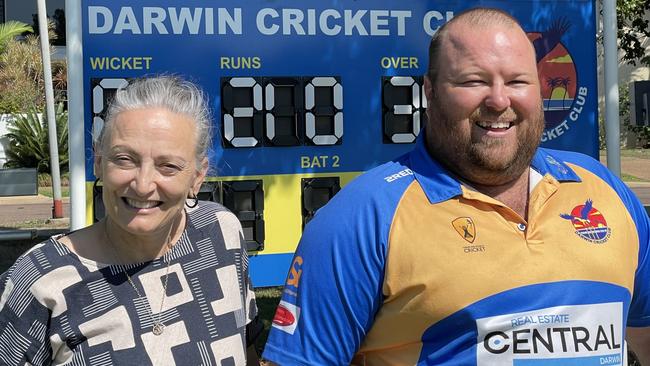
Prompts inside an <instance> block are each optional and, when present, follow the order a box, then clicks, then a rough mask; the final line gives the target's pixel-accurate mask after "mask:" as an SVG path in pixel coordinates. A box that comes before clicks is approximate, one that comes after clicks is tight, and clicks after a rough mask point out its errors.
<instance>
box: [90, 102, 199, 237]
mask: <svg viewBox="0 0 650 366" xmlns="http://www.w3.org/2000/svg"><path fill="white" fill-rule="evenodd" d="M107 132H109V133H108V135H107V136H106V137H105V139H106V141H104V143H103V145H102V146H103V149H102V151H101V152H100V154H98V155H97V156H96V158H95V171H96V172H97V174H98V176H99V178H100V179H101V180H102V181H103V184H104V186H103V197H102V198H103V200H104V206H105V208H106V213H107V215H108V216H109V217H110V218H111V220H112V221H113V222H114V223H115V224H117V226H119V227H120V228H121V229H123V230H125V231H127V232H129V233H131V234H134V235H151V234H158V235H160V234H165V235H166V234H167V232H168V230H169V227H170V226H169V225H170V224H171V223H172V222H173V219H174V218H176V217H178V216H177V215H178V214H179V213H180V212H181V210H182V208H183V205H184V203H185V199H186V198H187V196H188V194H189V193H190V191H192V192H194V193H196V192H198V190H199V187H200V185H201V183H202V182H203V178H204V177H205V173H206V170H207V161H206V160H204V161H203V162H201V166H202V168H201V169H200V170H197V162H196V155H195V151H196V148H195V146H196V140H197V136H196V132H195V128H194V121H192V120H191V119H190V118H189V117H188V116H186V115H182V114H176V113H173V112H170V111H168V110H167V109H166V108H157V107H153V108H142V109H135V110H130V111H125V112H122V113H120V114H118V115H117V117H116V118H115V120H114V122H113V125H112V128H111V130H110V131H107Z"/></svg>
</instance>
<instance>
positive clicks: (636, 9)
mask: <svg viewBox="0 0 650 366" xmlns="http://www.w3.org/2000/svg"><path fill="white" fill-rule="evenodd" d="M649 15H650V0H617V1H616V20H617V22H618V41H619V47H620V48H621V50H622V51H623V56H622V57H621V60H622V61H625V62H627V63H628V64H630V65H633V66H636V64H637V62H638V63H640V64H641V65H642V66H647V67H650V54H648V53H647V51H646V47H644V42H645V41H647V40H648V39H649V38H650V27H649V26H648V17H649Z"/></svg>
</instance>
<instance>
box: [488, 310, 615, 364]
mask: <svg viewBox="0 0 650 366" xmlns="http://www.w3.org/2000/svg"><path fill="white" fill-rule="evenodd" d="M622 319H623V304H622V303H620V302H617V303H605V304H589V305H566V306H557V307H551V308H545V309H539V310H535V311H529V312H522V313H514V314H506V315H498V316H493V317H488V318H482V319H477V321H476V326H477V330H478V338H477V347H476V359H477V364H478V365H493V366H502V365H508V366H513V365H518V366H532V365H542V364H544V365H581V366H591V365H594V366H595V365H623V364H624V360H625V357H624V353H623V350H624V348H625V347H624V344H625V343H624V342H625V341H624V339H623V320H622Z"/></svg>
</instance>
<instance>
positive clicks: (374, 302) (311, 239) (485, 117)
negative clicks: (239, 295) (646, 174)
mask: <svg viewBox="0 0 650 366" xmlns="http://www.w3.org/2000/svg"><path fill="white" fill-rule="evenodd" d="M429 57H430V63H429V70H428V72H427V75H426V78H425V79H426V80H425V92H426V96H427V101H428V106H429V107H428V110H427V114H428V121H427V124H426V126H425V128H424V130H423V133H421V134H420V136H419V137H418V141H417V144H416V147H415V148H414V150H413V151H411V152H410V153H409V154H407V155H405V156H403V157H401V158H399V159H397V160H395V161H393V162H389V163H386V164H384V165H382V166H380V167H377V168H375V169H373V170H371V171H369V172H367V173H366V174H364V175H362V176H361V177H359V178H358V179H356V180H355V181H353V182H351V183H350V184H349V185H348V186H347V187H345V189H343V190H342V191H341V192H339V193H338V194H337V196H336V197H334V198H333V200H331V201H330V202H329V203H328V204H327V205H326V206H325V207H324V208H322V209H321V210H320V211H319V212H318V213H317V214H316V216H315V217H314V219H313V220H312V221H311V222H310V223H309V225H307V227H306V229H305V232H304V234H303V238H302V239H301V242H300V244H299V247H298V250H297V252H296V256H295V258H294V262H293V264H292V268H291V272H290V274H289V276H288V280H287V284H286V285H285V291H284V294H283V298H282V301H281V302H280V305H279V307H278V310H277V313H276V318H275V320H274V325H273V330H272V332H271V335H270V338H269V341H268V343H267V345H266V348H265V353H264V357H265V358H266V359H268V360H271V361H273V362H276V363H278V364H281V365H344V364H350V363H353V364H358V365H364V364H367V365H413V364H418V365H424V364H426V365H513V364H521V365H524V364H531V365H532V364H535V365H537V364H543V363H545V362H548V363H550V364H580V365H590V364H593V365H597V364H602V362H603V360H604V361H605V362H607V364H610V365H613V364H616V365H623V364H624V362H625V357H626V342H625V337H626V333H627V337H628V340H629V343H630V344H631V345H632V348H633V349H634V350H636V351H637V353H639V357H640V359H641V360H642V361H645V362H650V337H649V336H648V334H649V333H650V332H649V331H648V329H650V328H647V327H648V326H650V258H648V250H649V248H650V233H649V227H650V222H649V221H650V220H649V219H648V216H647V215H646V213H645V211H644V209H643V206H642V205H641V204H640V203H639V201H638V200H637V199H636V198H635V197H634V195H633V194H632V193H631V191H630V190H629V189H628V188H627V187H626V186H625V185H624V184H623V183H622V182H621V181H620V180H619V179H617V178H616V177H614V176H613V175H612V174H610V173H609V172H608V171H607V169H606V168H604V167H603V166H602V165H600V164H599V163H598V162H597V161H595V160H594V159H591V158H589V157H587V156H584V155H581V154H577V153H572V152H562V151H554V150H548V149H543V148H539V147H538V146H539V141H540V137H541V134H542V131H543V128H544V115H543V110H542V99H541V91H540V84H539V79H538V73H537V65H536V55H535V50H534V47H533V46H532V44H531V42H530V40H529V39H528V37H527V36H526V33H525V32H524V31H523V30H522V28H521V26H520V25H519V24H518V23H517V21H516V20H515V19H513V18H512V17H511V16H510V15H508V14H507V13H505V12H503V11H501V10H496V9H485V8H478V9H472V10H469V11H466V12H464V13H461V14H460V15H457V16H456V17H455V18H454V19H453V20H451V21H450V22H448V23H447V24H446V25H445V26H443V27H442V28H441V29H440V30H439V31H438V32H437V33H436V35H434V37H433V39H432V41H431V44H430V48H429ZM626 328H627V332H626Z"/></svg>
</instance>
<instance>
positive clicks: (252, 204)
mask: <svg viewBox="0 0 650 366" xmlns="http://www.w3.org/2000/svg"><path fill="white" fill-rule="evenodd" d="M81 3H82V5H81V6H82V22H83V33H82V37H83V65H84V84H85V88H87V90H86V91H85V94H84V95H85V101H84V106H85V115H86V117H85V129H86V142H85V143H86V151H88V153H87V164H86V172H87V173H86V181H87V185H88V187H91V186H92V182H93V181H94V175H93V169H92V154H91V153H90V148H89V146H91V135H92V134H93V131H95V132H96V131H97V129H98V128H99V127H101V124H102V123H103V118H104V113H105V109H106V104H107V101H108V100H110V97H111V95H112V94H113V93H114V92H115V90H117V89H119V88H121V87H123V86H124V85H125V84H126V82H127V80H128V79H130V78H134V77H138V76H143V75H147V74H157V73H171V74H179V75H182V76H185V77H187V78H189V79H190V80H193V81H194V82H196V83H198V84H199V85H201V87H202V88H203V89H204V90H205V91H206V93H207V95H208V96H209V98H210V101H211V105H212V107H213V112H214V121H213V122H214V127H215V128H214V131H215V134H214V143H213V146H212V154H211V156H210V162H211V166H212V168H213V169H212V172H211V174H210V177H209V178H208V180H207V182H206V183H205V185H204V187H203V188H202V191H201V194H200V197H202V198H204V199H211V200H215V201H218V202H221V203H223V204H224V205H226V206H227V207H228V208H230V209H231V210H232V211H233V212H234V213H235V214H237V215H238V217H239V218H240V221H241V222H242V225H243V227H244V231H245V236H246V240H247V243H248V249H249V253H250V255H251V275H252V277H253V282H254V283H255V284H256V285H257V286H270V285H279V284H281V283H282V282H283V281H284V277H285V274H286V272H287V270H288V268H289V264H290V262H291V258H292V254H293V251H294V250H295V247H296V244H297V242H298V240H299V237H300V235H301V232H302V229H303V227H304V225H305V224H306V223H307V222H308V221H309V220H310V219H311V217H312V216H313V214H314V213H315V211H316V210H317V209H318V208H319V207H321V206H322V205H323V204H325V203H326V202H327V201H328V200H329V199H330V198H331V197H332V196H333V195H334V194H336V192H338V190H339V189H340V188H341V187H342V186H344V185H345V184H346V183H347V182H349V181H350V180H351V179H352V178H354V177H355V176H357V175H358V174H360V173H361V172H363V171H365V170H368V169H369V168H372V167H373V166H376V165H378V164H380V163H382V162H385V161H388V160H390V159H393V158H395V157H397V156H399V155H401V154H403V153H405V152H407V151H408V150H410V149H411V148H412V146H413V142H414V141H415V139H416V137H417V135H418V134H419V132H420V128H421V126H422V125H423V122H424V119H425V110H426V98H425V97H424V92H423V81H422V75H423V74H424V73H425V71H426V68H427V63H428V59H427V50H428V42H429V39H430V37H431V35H432V34H434V32H435V31H436V30H437V29H438V28H439V27H440V26H441V25H442V24H443V23H444V22H446V21H448V20H449V19H451V18H452V17H453V16H454V14H455V13H457V12H459V11H462V10H464V9H466V8H468V7H474V6H489V7H498V8H503V9H505V10H507V11H508V12H510V13H511V14H512V15H513V16H515V17H516V18H517V19H518V20H519V21H520V22H521V23H522V25H523V27H524V29H525V30H526V31H527V32H528V34H529V37H530V39H531V41H532V42H533V44H534V45H535V49H536V51H537V61H538V66H539V77H540V80H541V82H542V94H543V103H544V110H545V116H546V130H545V132H544V135H543V137H542V140H543V144H544V145H545V146H547V147H552V148H559V149H568V150H576V151H580V152H584V153H587V154H589V155H592V156H597V153H598V132H597V115H596V113H597V109H596V103H597V90H596V43H595V37H596V26H595V9H594V6H595V5H594V1H593V0H584V1H580V0H574V1H561V0H559V1H523V0H519V1H505V0H503V1H444V0H435V1H434V0H430V1H413V2H410V1H409V2H405V1H398V0H356V1H336V0H318V1H316V0H300V1H299V0H274V1H269V0H248V1H220V2H214V1H206V0H173V1H172V0H140V1H137V2H136V1H124V0H82V2H81ZM98 193H99V192H97V191H96V192H93V195H92V196H90V195H89V197H88V210H87V212H88V215H87V216H88V221H89V222H90V221H92V220H93V219H97V218H99V217H101V215H103V213H102V206H101V200H100V199H99V196H98ZM333 229H334V228H333Z"/></svg>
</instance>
